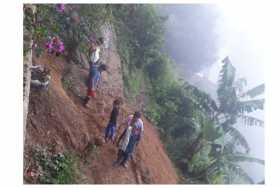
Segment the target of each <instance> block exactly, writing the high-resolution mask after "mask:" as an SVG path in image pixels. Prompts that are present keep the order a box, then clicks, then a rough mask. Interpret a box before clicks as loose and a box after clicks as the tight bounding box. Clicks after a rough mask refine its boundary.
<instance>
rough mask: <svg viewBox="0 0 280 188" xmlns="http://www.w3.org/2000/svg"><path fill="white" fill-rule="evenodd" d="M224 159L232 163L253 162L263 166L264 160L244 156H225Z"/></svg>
mask: <svg viewBox="0 0 280 188" xmlns="http://www.w3.org/2000/svg"><path fill="white" fill-rule="evenodd" d="M226 158H227V159H228V160H229V161H232V162H255V163H259V164H262V165H264V160H262V159H258V158H255V157H250V156H247V155H244V154H233V155H227V156H226Z"/></svg>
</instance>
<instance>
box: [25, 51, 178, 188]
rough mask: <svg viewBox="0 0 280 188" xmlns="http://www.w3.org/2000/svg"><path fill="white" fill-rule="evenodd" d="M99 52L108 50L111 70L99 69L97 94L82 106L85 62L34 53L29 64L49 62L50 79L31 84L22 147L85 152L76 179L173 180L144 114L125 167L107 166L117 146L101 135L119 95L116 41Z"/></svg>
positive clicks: (116, 181)
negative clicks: (40, 86) (42, 87)
mask: <svg viewBox="0 0 280 188" xmlns="http://www.w3.org/2000/svg"><path fill="white" fill-rule="evenodd" d="M104 53H107V54H106V56H104V57H106V59H104V61H106V63H107V64H108V65H109V67H110V72H109V73H105V74H104V75H103V78H102V83H101V87H100V88H99V89H100V90H99V92H98V93H97V98H96V100H94V101H91V103H90V107H89V108H84V107H83V106H82V102H81V100H82V97H84V95H85V93H86V85H85V80H86V77H87V74H88V72H87V70H86V69H85V68H82V67H80V66H78V65H75V64H71V63H69V62H65V60H64V59H63V58H56V57H50V56H48V55H47V54H45V55H43V56H42V57H41V58H40V59H34V64H44V65H45V66H47V67H49V68H50V70H51V76H52V80H51V83H50V86H49V89H48V90H47V91H36V90H34V89H32V90H31V95H30V104H29V114H28V121H27V127H26V133H27V134H26V142H25V148H28V147H31V146H34V145H40V146H41V147H49V146H52V148H53V152H60V151H65V150H71V151H74V152H75V153H77V154H78V155H80V156H81V159H84V158H85V159H84V160H81V161H80V162H79V171H80V172H81V174H83V176H84V179H83V181H82V182H81V183H99V184H103V183H113V184H123V183H157V184H165V183H177V181H178V177H177V174H176V172H175V169H174V168H173V165H172V163H171V161H170V159H169V158H168V156H167V154H166V152H165V150H164V147H163V145H162V143H161V142H160V139H159V135H158V132H157V130H156V129H155V128H154V127H153V125H151V124H150V123H149V122H148V121H147V120H146V119H145V118H143V120H144V129H145V130H144V136H143V139H142V140H141V143H140V144H139V145H138V146H137V148H136V152H135V154H134V156H133V159H132V161H130V162H129V166H128V168H127V169H125V168H123V167H113V166H112V164H113V161H114V160H115V159H116V155H117V147H116V146H115V145H113V144H111V143H106V144H104V143H102V142H101V140H102V138H103V135H104V129H105V127H106V124H107V121H108V119H109V115H110V111H111V106H112V105H111V104H112V101H113V100H114V98H115V97H123V82H122V75H121V64H120V59H119V57H118V54H117V53H116V50H115V47H114V46H111V47H110V48H108V49H107V51H106V50H104ZM134 110H135V108H134V107H133V106H131V105H129V104H127V103H125V104H124V105H123V107H122V109H121V112H120V116H119V119H118V122H119V126H120V127H119V129H118V133H117V134H118V135H119V134H120V132H121V131H122V130H123V127H122V126H121V122H122V121H123V120H124V118H125V117H126V116H127V115H128V114H129V113H133V111H134ZM93 144H94V145H97V148H96V152H95V153H94V155H93V156H88V154H87V148H88V146H90V145H93ZM85 161H86V162H85Z"/></svg>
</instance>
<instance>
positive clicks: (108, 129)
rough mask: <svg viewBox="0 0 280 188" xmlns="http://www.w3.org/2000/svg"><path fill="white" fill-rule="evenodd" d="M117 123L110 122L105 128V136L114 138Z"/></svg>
mask: <svg viewBox="0 0 280 188" xmlns="http://www.w3.org/2000/svg"><path fill="white" fill-rule="evenodd" d="M115 130H116V125H115V124H114V123H111V122H109V123H108V125H107V127H106V129H105V138H110V139H112V140H113V138H114V136H115Z"/></svg>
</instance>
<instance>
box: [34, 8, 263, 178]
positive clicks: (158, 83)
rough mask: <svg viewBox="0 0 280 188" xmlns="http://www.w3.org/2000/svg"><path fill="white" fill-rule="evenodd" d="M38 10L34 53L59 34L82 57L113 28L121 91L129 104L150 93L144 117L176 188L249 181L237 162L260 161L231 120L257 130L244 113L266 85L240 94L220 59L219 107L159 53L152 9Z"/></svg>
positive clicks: (160, 34) (257, 105) (158, 22)
mask: <svg viewBox="0 0 280 188" xmlns="http://www.w3.org/2000/svg"><path fill="white" fill-rule="evenodd" d="M37 7H38V13H37V20H36V22H35V24H33V29H34V39H35V42H36V43H37V44H38V46H37V47H36V48H35V50H40V49H41V48H42V44H41V43H43V42H44V40H46V38H47V37H48V36H50V35H59V36H60V37H61V38H62V39H63V41H64V42H65V44H66V45H65V47H66V51H67V52H68V53H67V54H66V57H67V58H69V59H70V60H71V61H74V62H75V61H76V62H77V60H76V59H77V58H76V54H77V53H76V52H77V51H83V52H85V50H86V49H87V47H86V46H87V43H88V41H89V40H90V38H91V37H92V35H93V34H96V33H98V32H100V30H99V29H100V26H101V25H103V24H105V23H110V24H112V25H113V26H114V29H115V32H116V35H117V45H118V52H119V55H120V57H121V60H122V70H123V80H124V83H125V94H126V96H127V97H128V98H129V99H133V98H134V97H135V96H136V95H137V94H138V93H139V91H140V87H141V85H143V84H144V86H145V90H146V92H147V95H148V101H147V102H146V105H145V106H146V107H145V109H144V113H145V115H146V116H147V117H148V118H149V119H150V120H151V121H153V122H154V124H155V125H156V126H157V128H158V129H159V131H160V133H161V138H162V141H163V142H164V144H165V146H166V148H167V151H168V153H169V156H170V158H171V159H172V160H173V162H174V163H175V165H176V167H177V168H178V170H179V172H180V174H181V175H182V183H255V182H253V180H252V179H251V177H250V176H249V175H248V174H247V173H246V172H245V171H244V170H242V168H241V167H240V162H241V161H249V162H257V163H261V164H263V163H264V162H263V161H262V160H259V159H255V158H253V157H250V155H249V150H250V147H249V145H248V143H247V141H246V139H245V138H244V136H243V135H242V133H241V132H240V131H239V130H238V129H237V128H236V122H237V120H238V119H240V118H242V119H243V120H244V121H245V122H246V124H247V125H259V126H263V122H262V121H261V120H257V119H255V118H253V117H250V116H249V114H248V113H247V112H252V111H254V110H259V109H260V110H262V109H263V104H264V100H263V99H251V98H253V97H255V96H257V95H258V94H261V93H262V92H263V91H264V85H260V86H259V87H257V88H255V89H251V90H249V91H248V92H244V90H243V89H244V87H243V86H244V83H245V82H244V79H236V78H235V71H236V70H235V68H234V67H233V66H232V64H231V62H230V60H229V58H225V60H224V61H223V68H222V70H221V77H220V81H219V89H218V91H217V94H218V100H219V101H218V104H217V103H216V101H214V100H213V99H212V98H211V97H210V96H209V95H208V94H206V93H204V92H202V91H200V90H199V89H197V88H196V87H194V86H192V85H190V84H188V83H187V82H185V81H183V80H178V79H177V78H176V72H175V71H174V66H175V65H174V63H173V62H172V61H171V60H170V58H169V56H168V55H167V54H166V53H165V52H164V51H163V48H164V46H163V45H164V24H165V21H166V20H167V19H168V18H167V17H162V16H160V15H159V14H158V13H157V11H156V7H155V6H154V5H137V4H134V5H124V4H123V5H67V6H66V8H65V11H64V12H63V13H61V12H58V11H57V10H56V9H55V7H54V6H53V5H39V6H37ZM46 19H47V20H50V21H46ZM42 23H44V24H42ZM247 99H249V100H247ZM185 178H186V179H187V181H186V180H184V179H185Z"/></svg>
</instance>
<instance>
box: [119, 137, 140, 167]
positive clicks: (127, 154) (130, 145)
mask: <svg viewBox="0 0 280 188" xmlns="http://www.w3.org/2000/svg"><path fill="white" fill-rule="evenodd" d="M138 141H139V135H131V136H130V138H129V142H128V145H127V147H126V150H125V152H124V158H123V161H122V162H121V164H122V165H124V164H125V163H126V162H127V161H128V160H129V159H130V158H131V155H132V153H133V150H134V146H135V145H136V143H137V142H138Z"/></svg>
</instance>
